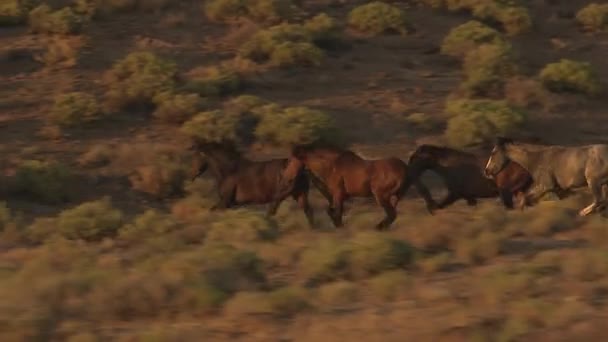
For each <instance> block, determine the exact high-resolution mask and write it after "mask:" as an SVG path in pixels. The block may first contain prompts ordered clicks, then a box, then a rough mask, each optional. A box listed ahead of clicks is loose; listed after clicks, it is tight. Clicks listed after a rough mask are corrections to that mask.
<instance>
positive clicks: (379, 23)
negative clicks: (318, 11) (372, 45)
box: [348, 1, 407, 35]
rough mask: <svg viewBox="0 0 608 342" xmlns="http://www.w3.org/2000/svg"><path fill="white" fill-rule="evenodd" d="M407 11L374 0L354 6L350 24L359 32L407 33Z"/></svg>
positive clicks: (372, 33) (349, 20)
mask: <svg viewBox="0 0 608 342" xmlns="http://www.w3.org/2000/svg"><path fill="white" fill-rule="evenodd" d="M406 23H407V20H406V18H405V13H404V12H403V11H402V10H401V9H400V8H399V7H396V6H393V5H390V4H387V3H385V2H380V1H373V2H370V3H367V4H365V5H361V6H358V7H356V8H354V9H353V10H352V11H351V12H350V13H349V14H348V24H349V25H350V26H351V27H352V28H354V29H356V30H357V31H359V32H362V33H365V34H370V35H379V34H382V33H385V32H388V31H393V32H398V33H400V34H407V27H406Z"/></svg>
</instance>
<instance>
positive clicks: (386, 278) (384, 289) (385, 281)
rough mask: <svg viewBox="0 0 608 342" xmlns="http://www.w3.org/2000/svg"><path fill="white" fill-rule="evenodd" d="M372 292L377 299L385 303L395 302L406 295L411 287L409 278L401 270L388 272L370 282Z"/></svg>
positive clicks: (371, 279)
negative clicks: (400, 295) (400, 296)
mask: <svg viewBox="0 0 608 342" xmlns="http://www.w3.org/2000/svg"><path fill="white" fill-rule="evenodd" d="M368 285H369V287H370V290H371V292H372V294H373V296H375V297H376V298H378V299H380V300H383V301H394V300H396V299H397V298H398V297H399V294H401V293H404V292H405V291H406V290H407V288H408V285H409V278H408V276H407V274H405V272H403V271H401V270H396V271H387V272H384V273H381V274H378V275H376V276H374V277H373V278H370V279H369V280H368Z"/></svg>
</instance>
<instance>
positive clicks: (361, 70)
mask: <svg viewBox="0 0 608 342" xmlns="http://www.w3.org/2000/svg"><path fill="white" fill-rule="evenodd" d="M592 3H593V1H577V0H529V1H525V0H522V1H506V0H477V1H472V0H445V1H442V0H436V1H435V0H410V1H385V2H372V1H359V0H350V1H345V0H299V1H293V2H292V1H287V0H284V1H280V0H242V1H239V0H197V1H194V0H173V1H171V0H82V1H81V0H78V1H67V0H42V1H41V0H32V1H29V0H0V171H1V175H0V230H1V232H0V340H1V341H7V342H8V341H70V342H77V341H78V342H84V341H87V342H88V341H171V342H173V341H505V342H506V341H600V340H603V339H604V338H607V337H608V332H607V331H606V330H605V326H604V324H605V322H606V321H605V320H606V319H607V318H608V317H607V314H608V302H607V301H606V299H607V298H608V297H607V295H608V250H607V248H608V221H607V220H606V218H605V217H604V216H602V215H601V214H596V215H591V216H588V217H579V216H577V212H578V210H579V209H581V208H582V207H583V206H585V205H587V204H588V203H589V201H590V194H589V193H588V191H586V190H582V191H580V192H578V193H576V194H575V195H573V196H571V197H569V198H566V199H563V200H561V201H560V200H557V199H555V198H554V197H551V196H549V197H548V198H546V200H545V201H543V202H541V203H539V204H538V205H536V206H534V207H532V208H527V209H526V210H524V211H518V210H514V211H507V210H505V209H504V207H503V206H502V205H501V204H500V202H499V201H498V199H496V200H495V199H484V200H480V201H479V204H478V205H477V206H475V207H473V206H468V205H467V204H466V202H465V201H459V202H456V203H455V204H454V205H453V206H451V207H449V208H446V209H444V210H439V211H437V212H436V213H435V214H434V215H430V214H429V213H428V212H427V210H426V208H425V205H424V201H423V200H422V199H421V198H420V196H419V195H418V194H417V193H416V191H415V190H413V189H412V190H411V191H410V192H409V193H408V194H407V196H406V198H405V199H403V200H402V201H401V202H400V204H399V212H398V218H397V221H396V222H395V223H394V224H393V226H392V227H391V229H389V230H387V231H383V232H378V231H376V230H374V225H375V223H376V222H377V221H379V220H380V219H381V217H382V215H383V212H382V210H381V209H380V208H379V207H378V206H377V205H376V204H375V203H374V202H373V200H372V199H369V200H366V199H356V200H352V201H349V202H348V203H347V206H346V215H345V217H344V220H345V226H344V227H342V228H334V227H333V225H332V224H331V222H330V220H329V218H328V217H327V214H326V212H325V208H326V206H327V204H326V202H325V200H324V199H323V198H322V197H321V195H320V194H319V193H318V192H317V191H316V190H313V191H312V192H311V202H312V204H313V206H314V210H315V215H316V218H317V224H316V227H315V228H314V229H310V228H309V227H308V226H307V224H306V221H305V217H304V214H303V213H302V211H301V210H300V209H299V208H298V207H297V205H296V203H295V202H294V201H293V200H291V199H287V200H286V201H285V202H283V204H282V206H281V207H280V209H279V212H278V214H277V215H276V216H275V217H272V218H268V217H266V216H265V215H264V213H265V210H264V209H265V208H263V207H261V206H251V207H243V208H237V209H231V210H226V211H215V212H211V211H209V208H211V207H212V206H213V204H214V203H215V202H216V200H217V196H216V190H215V187H214V182H213V178H212V177H211V175H210V174H206V175H204V176H203V177H201V178H199V179H197V180H195V181H192V180H191V179H190V165H191V158H192V155H191V153H192V152H191V151H188V150H187V147H188V146H189V144H190V141H191V139H193V138H194V139H197V138H198V139H208V140H214V141H233V142H236V143H237V144H238V145H239V146H240V147H241V148H242V151H243V152H244V153H245V154H246V155H247V156H248V157H249V158H251V159H255V160H265V159H269V158H278V157H287V156H288V153H289V146H290V145H292V144H297V143H306V142H311V141H314V140H317V139H327V140H333V141H338V142H340V143H343V144H346V145H347V146H349V148H350V149H352V150H353V151H355V152H357V153H358V154H360V155H361V156H362V157H364V158H368V159H373V158H380V157H388V156H395V157H399V158H401V159H403V160H407V159H408V156H409V155H410V154H411V153H412V152H413V151H414V149H415V148H416V146H418V145H420V144H424V143H430V144H437V145H448V146H452V147H455V148H458V149H462V150H466V151H470V152H472V153H476V154H477V155H479V157H480V158H481V159H483V160H485V159H486V158H487V156H488V149H487V147H488V146H490V144H491V143H492V141H493V138H494V137H495V136H498V135H507V136H512V137H514V138H520V139H530V138H534V139H536V140H537V141H538V140H540V141H542V142H544V143H547V144H564V145H581V144H588V143H608V115H607V109H606V108H608V96H607V95H608V81H606V80H607V79H608V60H607V59H606V56H608V5H601V4H600V2H599V1H598V2H597V3H598V4H597V5H591V6H590V7H588V6H589V5H590V4H592ZM585 8H587V10H586V11H583V9H585ZM423 181H424V182H425V183H426V184H427V185H429V187H430V188H431V190H432V193H433V196H434V197H435V199H436V200H439V199H441V197H442V196H444V195H445V190H444V187H443V184H442V182H441V180H440V179H439V178H438V177H437V176H436V175H434V174H433V173H432V172H429V173H427V174H425V176H424V177H423Z"/></svg>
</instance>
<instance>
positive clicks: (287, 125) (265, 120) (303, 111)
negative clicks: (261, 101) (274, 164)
mask: <svg viewBox="0 0 608 342" xmlns="http://www.w3.org/2000/svg"><path fill="white" fill-rule="evenodd" d="M259 112H260V113H261V115H260V116H261V120H260V123H259V124H258V126H257V127H256V130H255V136H256V138H257V139H258V140H260V141H264V142H270V143H276V144H286V145H289V144H307V143H312V142H315V141H320V140H324V141H327V140H330V139H331V137H332V136H333V129H334V126H333V123H332V120H331V118H330V117H329V116H328V115H327V114H325V113H323V112H321V111H318V110H313V109H310V108H306V107H288V108H284V109H283V108H280V107H278V106H275V105H267V106H265V107H261V108H259Z"/></svg>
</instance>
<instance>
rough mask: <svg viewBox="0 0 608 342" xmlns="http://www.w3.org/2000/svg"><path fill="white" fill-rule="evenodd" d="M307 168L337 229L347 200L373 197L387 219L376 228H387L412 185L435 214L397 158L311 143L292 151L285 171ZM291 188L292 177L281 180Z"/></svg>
mask: <svg viewBox="0 0 608 342" xmlns="http://www.w3.org/2000/svg"><path fill="white" fill-rule="evenodd" d="M302 166H305V168H306V170H307V171H308V174H309V176H310V179H311V181H312V183H313V184H314V185H315V187H316V188H317V189H318V190H319V191H320V192H321V194H322V195H323V196H324V197H325V198H326V199H327V201H328V203H329V206H328V208H327V213H328V214H329V217H330V218H331V219H332V221H333V223H334V225H335V226H336V227H340V226H342V215H343V211H344V201H345V200H347V199H349V198H351V197H373V198H375V199H376V202H377V203H378V205H380V206H381V207H382V208H383V209H384V211H385V213H386V217H385V218H384V219H383V220H382V221H381V222H380V223H378V224H377V225H376V228H377V229H385V228H388V227H389V226H390V225H391V224H392V223H393V221H395V219H396V217H397V211H396V207H397V203H398V202H399V200H400V199H401V198H402V197H403V195H404V194H405V193H406V192H407V190H408V188H409V186H410V185H411V184H412V183H413V184H415V186H416V189H417V190H418V192H419V193H420V194H421V195H422V196H423V197H424V199H425V201H426V204H427V209H428V210H429V212H431V213H432V210H433V208H435V206H436V204H435V202H434V201H433V198H432V197H431V195H430V193H429V191H428V190H427V189H426V187H424V185H423V184H421V183H419V182H418V181H414V182H410V181H409V180H408V179H407V177H408V171H407V164H406V163H405V162H403V161H402V160H400V159H397V158H385V159H376V160H365V159H363V158H361V157H360V156H358V155H357V154H355V153H354V152H352V151H349V150H344V149H341V148H337V147H334V146H329V145H321V144H309V145H301V146H295V147H293V148H292V151H291V157H290V158H289V162H288V166H287V167H286V169H285V170H286V172H287V173H291V174H294V170H298V169H300V168H301V167H302ZM282 179H283V180H284V181H285V182H286V183H285V184H284V185H283V186H284V187H285V188H286V189H289V188H290V186H292V185H291V184H289V179H290V177H283V178H282Z"/></svg>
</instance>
